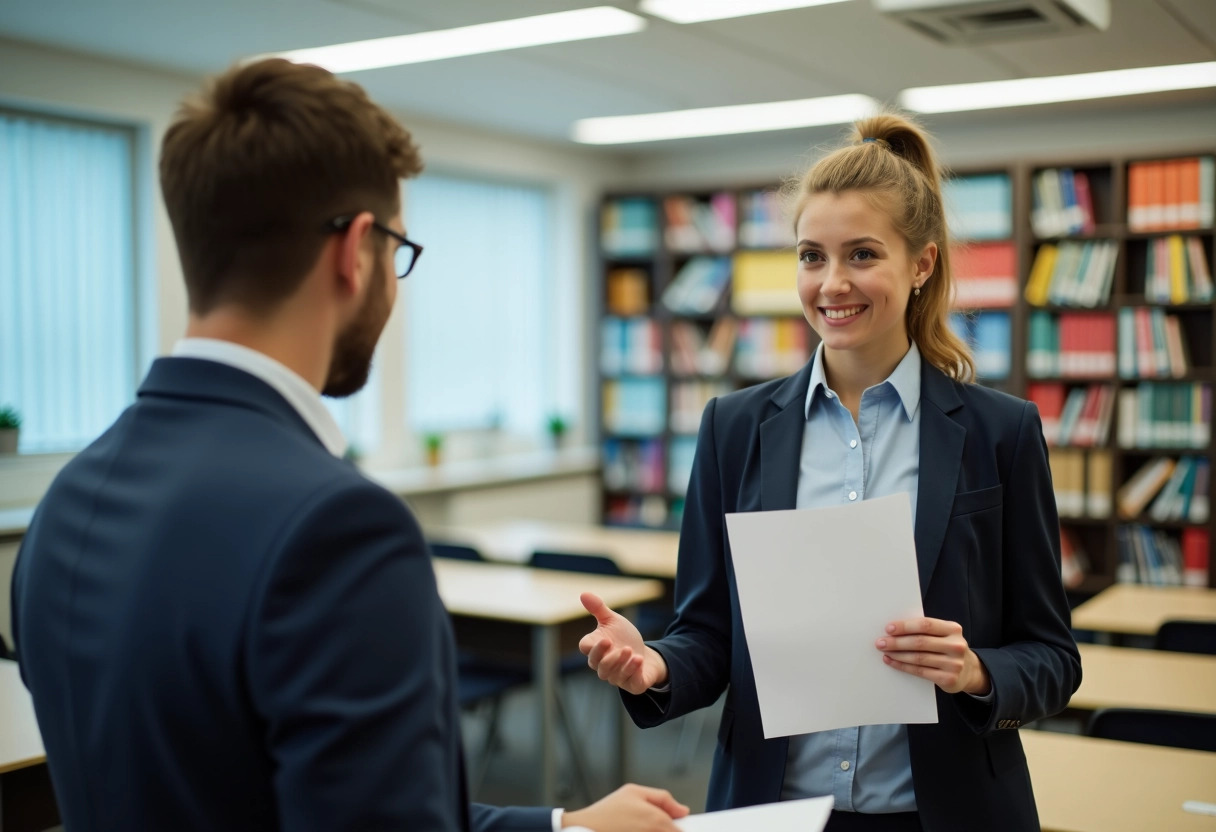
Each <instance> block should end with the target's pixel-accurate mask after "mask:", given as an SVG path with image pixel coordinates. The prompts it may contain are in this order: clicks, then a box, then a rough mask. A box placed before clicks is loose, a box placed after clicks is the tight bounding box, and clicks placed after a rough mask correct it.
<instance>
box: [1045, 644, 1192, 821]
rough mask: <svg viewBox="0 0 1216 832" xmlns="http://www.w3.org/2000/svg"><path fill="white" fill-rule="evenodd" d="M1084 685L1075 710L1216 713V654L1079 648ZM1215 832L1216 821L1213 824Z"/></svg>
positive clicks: (1097, 646)
mask: <svg viewBox="0 0 1216 832" xmlns="http://www.w3.org/2000/svg"><path fill="white" fill-rule="evenodd" d="M1077 646H1078V647H1079V648H1080V650H1081V687H1080V688H1079V689H1078V690H1077V692H1076V693H1074V694H1073V695H1072V699H1071V700H1070V701H1069V703H1068V707H1070V708H1078V709H1080V710H1085V711H1096V710H1098V709H1099V708H1155V709H1158V710H1166V711H1193V712H1196V713H1207V714H1216V656H1200V655H1194V654H1191V653H1167V652H1164V651H1161V650H1137V649H1135V648H1132V647H1107V646H1104V645H1101V644H1079V645H1077ZM1212 828H1213V830H1216V823H1214V824H1213V827H1212Z"/></svg>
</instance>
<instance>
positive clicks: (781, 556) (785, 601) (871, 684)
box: [726, 493, 937, 739]
mask: <svg viewBox="0 0 1216 832" xmlns="http://www.w3.org/2000/svg"><path fill="white" fill-rule="evenodd" d="M726 528H727V533H728V534H729V536H730V548H731V554H732V559H733V561H734V566H735V581H736V584H737V586H738V588H739V605H740V607H741V609H742V615H743V631H744V633H745V634H746V635H747V645H748V649H749V650H750V652H751V657H752V671H753V673H754V674H755V677H756V693H757V696H758V698H759V701H760V718H761V722H762V724H763V726H764V736H765V738H766V739H769V738H772V737H785V736H791V735H793V734H807V733H811V732H813V731H828V730H831V729H834V728H847V727H850V726H854V725H883V724H888V723H894V724H899V723H923V722H937V701H936V699H935V695H934V692H933V687H934V686H933V683H932V682H930V681H928V680H926V679H921V678H919V677H916V676H911V675H909V674H907V673H901V672H900V671H898V670H895V669H893V668H890V667H887V665H886V664H885V663H884V662H883V660H882V653H881V652H880V651H879V650H878V649H877V648H876V647H875V646H874V642H875V641H876V640H877V639H879V638H881V637H882V636H883V635H884V634H885V629H886V626H887V624H889V623H891V622H892V621H898V620H901V619H905V618H915V617H917V616H920V615H923V614H924V611H923V610H924V608H923V607H922V605H921V597H920V579H919V577H918V576H917V569H916V543H915V541H914V539H913V535H912V504H911V501H910V500H909V498H908V495H907V494H906V493H901V494H893V495H891V496H889V497H879V498H877V499H874V500H863V501H861V502H857V503H850V504H848V505H842V506H830V507H828V508H817V509H797V510H793V511H756V512H746V513H739V514H727V515H726Z"/></svg>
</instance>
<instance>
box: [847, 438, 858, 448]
mask: <svg viewBox="0 0 1216 832" xmlns="http://www.w3.org/2000/svg"><path fill="white" fill-rule="evenodd" d="M849 447H850V448H856V447H857V440H856V439H850V440H849Z"/></svg>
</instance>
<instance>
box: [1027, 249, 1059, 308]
mask: <svg viewBox="0 0 1216 832" xmlns="http://www.w3.org/2000/svg"><path fill="white" fill-rule="evenodd" d="M1057 253H1058V251H1057V249H1056V247H1055V246H1054V245H1051V244H1047V245H1044V246H1040V247H1039V253H1038V254H1036V255H1035V258H1034V265H1033V266H1031V268H1030V279H1029V280H1027V281H1026V291H1025V295H1026V302H1027V303H1029V304H1030V305H1031V306H1046V305H1047V293H1048V291H1049V290H1050V289H1051V275H1052V272H1054V271H1055V267H1056V254H1057Z"/></svg>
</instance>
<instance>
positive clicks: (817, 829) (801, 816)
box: [675, 795, 835, 832]
mask: <svg viewBox="0 0 1216 832" xmlns="http://www.w3.org/2000/svg"><path fill="white" fill-rule="evenodd" d="M834 802H835V799H834V798H833V797H832V796H831V795H829V796H828V797H811V798H807V799H806V800H785V801H782V802H781V803H766V804H764V805H762V806H744V807H743V808H742V809H727V810H725V811H722V812H707V813H706V814H704V815H689V816H688V817H686V818H681V819H680V820H677V821H676V822H675V824H676V827H677V828H678V829H682V830H684V832H823V828H824V827H825V826H827V824H828V816H829V815H831V814H832V805H833V803H834Z"/></svg>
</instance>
